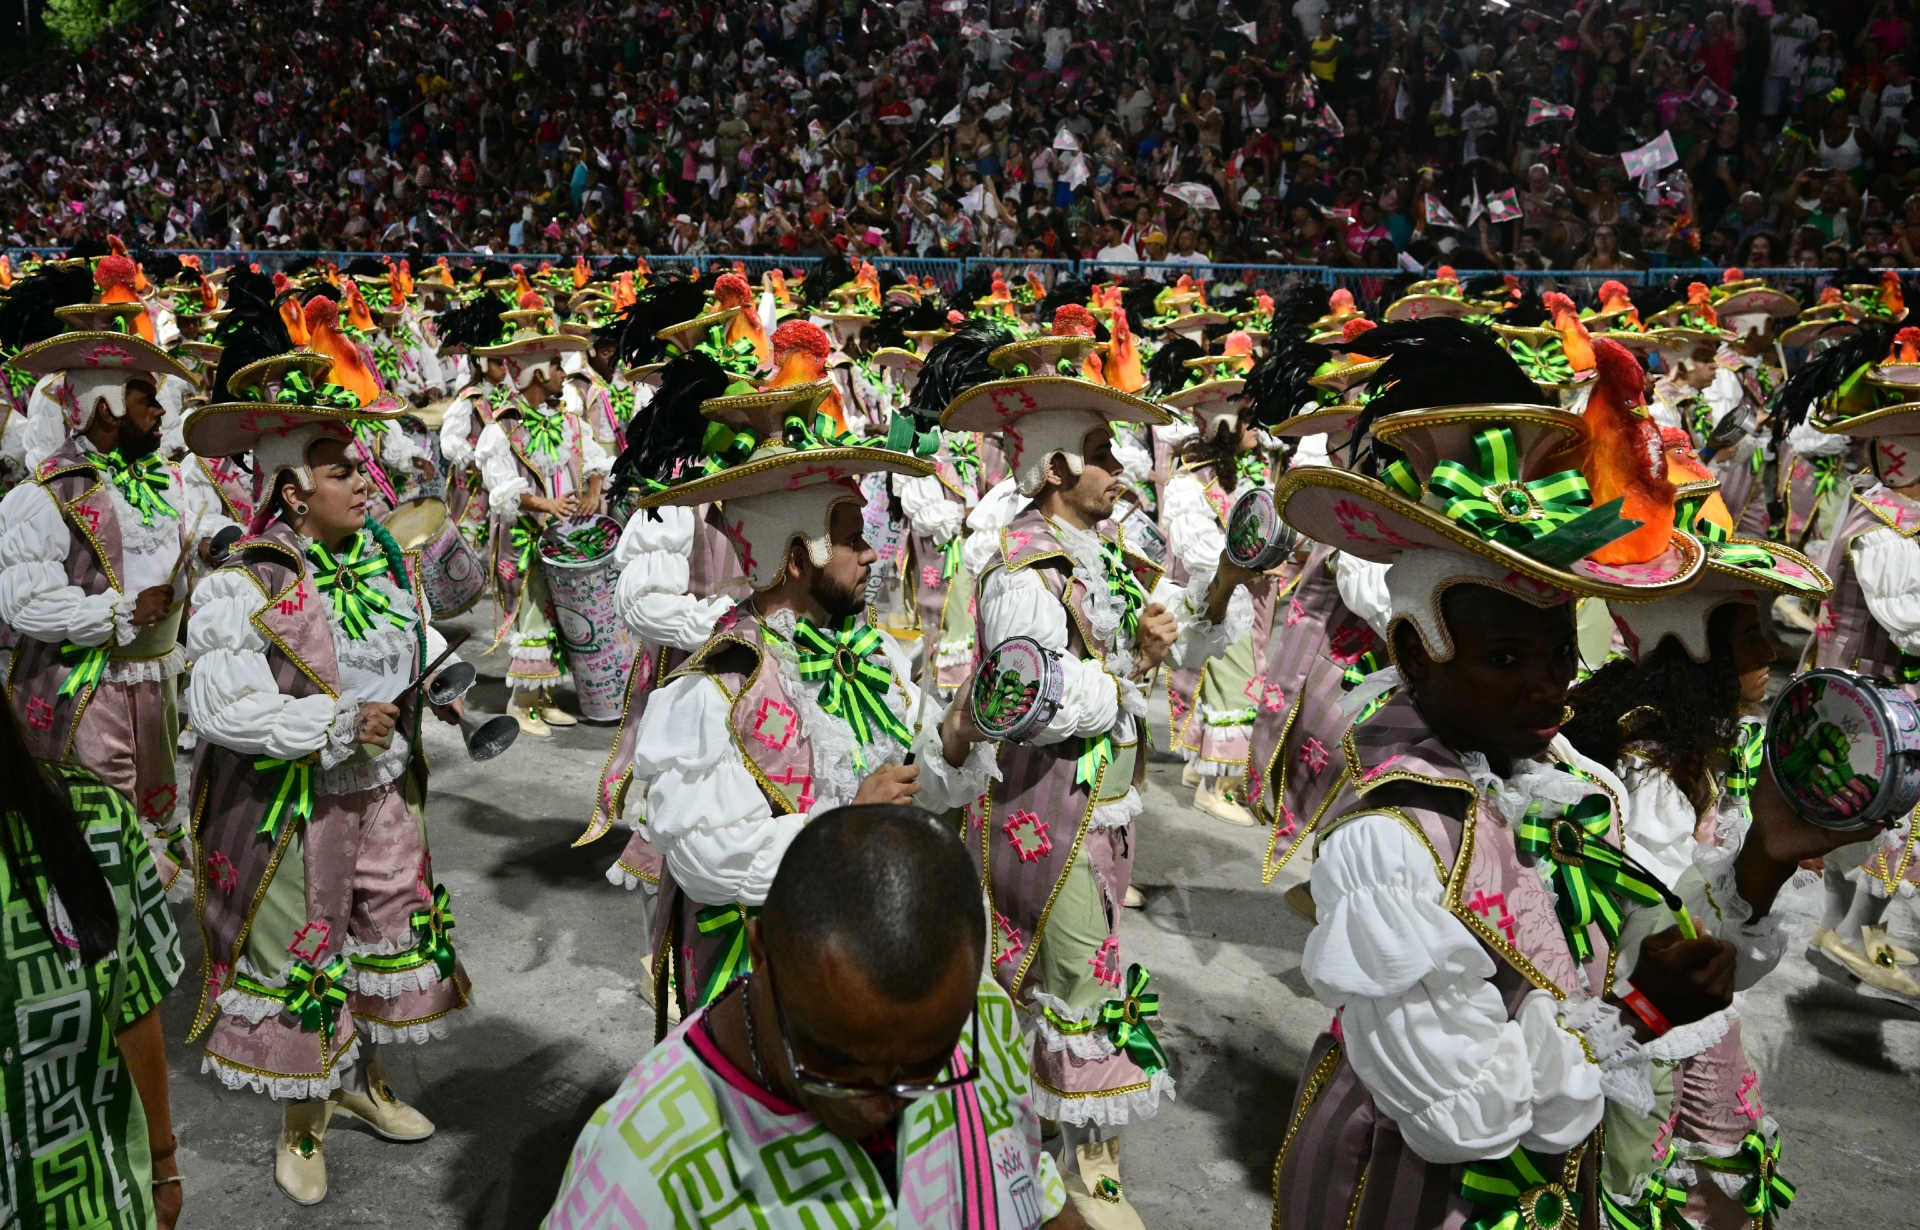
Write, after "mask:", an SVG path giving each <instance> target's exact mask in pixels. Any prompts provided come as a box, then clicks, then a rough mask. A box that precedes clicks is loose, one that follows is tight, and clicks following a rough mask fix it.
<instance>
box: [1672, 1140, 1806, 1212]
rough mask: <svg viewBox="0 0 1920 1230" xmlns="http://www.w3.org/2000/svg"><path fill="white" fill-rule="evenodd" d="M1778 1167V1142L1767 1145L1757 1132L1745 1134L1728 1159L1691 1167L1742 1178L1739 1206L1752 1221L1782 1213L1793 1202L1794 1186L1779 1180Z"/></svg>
mask: <svg viewBox="0 0 1920 1230" xmlns="http://www.w3.org/2000/svg"><path fill="white" fill-rule="evenodd" d="M1779 1164H1780V1142H1779V1141H1778V1140H1776V1141H1774V1142H1773V1144H1772V1145H1768V1144H1767V1141H1766V1138H1765V1137H1763V1136H1761V1135H1760V1133H1758V1132H1748V1133H1747V1134H1746V1136H1745V1137H1744V1138H1742V1140H1741V1141H1740V1151H1739V1152H1737V1153H1735V1154H1734V1155H1733V1156H1732V1157H1700V1158H1695V1159H1694V1165H1696V1166H1705V1167H1706V1168H1707V1169H1708V1170H1718V1171H1720V1172H1721V1173H1722V1174H1743V1175H1746V1176H1747V1182H1746V1185H1745V1186H1744V1187H1742V1188H1741V1189H1740V1207H1741V1208H1743V1209H1745V1210H1746V1211H1747V1213H1748V1214H1749V1215H1750V1216H1752V1217H1754V1218H1756V1219H1759V1218H1772V1217H1774V1216H1776V1215H1778V1214H1780V1213H1784V1212H1786V1211H1787V1206H1789V1205H1791V1204H1792V1203H1793V1197H1794V1194H1795V1191H1794V1185H1793V1184H1792V1183H1789V1182H1788V1181H1787V1180H1785V1179H1783V1178H1781V1177H1780V1173H1779V1171H1778V1169H1777V1167H1778V1166H1779Z"/></svg>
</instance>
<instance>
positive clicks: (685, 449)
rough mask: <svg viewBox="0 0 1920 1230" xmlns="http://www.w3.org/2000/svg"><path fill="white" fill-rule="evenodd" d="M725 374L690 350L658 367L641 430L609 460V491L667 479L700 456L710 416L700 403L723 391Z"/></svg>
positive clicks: (617, 492)
mask: <svg viewBox="0 0 1920 1230" xmlns="http://www.w3.org/2000/svg"><path fill="white" fill-rule="evenodd" d="M728 383H729V379H728V376H727V373H726V372H725V371H724V370H723V369H722V368H721V366H720V365H719V364H718V363H716V362H714V361H713V359H712V358H710V357H709V356H707V355H704V354H701V353H700V352H698V351H694V352H692V353H690V354H684V355H681V356H680V357H678V358H676V359H674V360H673V361H672V362H671V363H669V364H667V365H666V367H664V368H662V369H661V372H660V388H659V391H658V392H656V393H655V394H654V395H653V400H652V401H651V402H649V403H647V407H646V410H645V411H644V413H645V415H646V422H645V424H644V428H643V430H641V431H639V432H637V433H635V434H634V437H633V442H632V443H631V444H629V445H627V447H626V451H624V452H622V453H621V454H620V456H619V457H618V458H617V459H616V460H615V461H614V463H613V488H612V494H613V495H614V496H616V497H618V496H620V495H622V494H624V493H625V492H626V491H627V490H628V489H629V488H632V487H635V486H639V485H642V484H644V483H646V482H649V481H652V482H659V483H670V482H673V481H675V480H676V479H678V478H680V477H682V476H683V475H684V474H685V472H686V471H687V469H688V467H690V466H693V465H695V464H696V463H697V462H698V461H699V460H700V458H701V456H702V455H703V454H702V451H701V445H702V442H703V441H704V440H705V439H706V436H707V426H708V420H707V418H706V416H704V415H702V414H701V413H700V403H701V402H703V401H705V400H707V399H708V398H709V397H722V396H725V394H726V391H727V385H728Z"/></svg>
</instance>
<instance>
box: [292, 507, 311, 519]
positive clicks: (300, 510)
mask: <svg viewBox="0 0 1920 1230" xmlns="http://www.w3.org/2000/svg"><path fill="white" fill-rule="evenodd" d="M307 511H308V509H307V506H306V505H305V504H295V505H294V506H293V515H294V516H296V517H304V516H306V515H307Z"/></svg>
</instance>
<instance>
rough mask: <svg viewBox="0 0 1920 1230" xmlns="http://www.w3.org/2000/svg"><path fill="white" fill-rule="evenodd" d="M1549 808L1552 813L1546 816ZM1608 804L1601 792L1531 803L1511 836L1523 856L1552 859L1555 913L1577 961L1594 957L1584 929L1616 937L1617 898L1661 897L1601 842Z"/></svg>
mask: <svg viewBox="0 0 1920 1230" xmlns="http://www.w3.org/2000/svg"><path fill="white" fill-rule="evenodd" d="M1548 811H1552V812H1555V813H1557V814H1553V815H1548V814H1546V813H1547V812H1548ZM1612 816H1613V813H1612V806H1611V804H1609V803H1608V801H1607V796H1605V795H1604V794H1590V795H1588V796H1586V797H1585V798H1583V799H1581V800H1580V801H1579V802H1578V803H1574V804H1571V805H1567V806H1560V807H1555V806H1554V805H1553V804H1550V803H1541V802H1538V801H1536V802H1535V803H1534V804H1533V805H1532V806H1530V807H1528V808H1527V814H1526V815H1525V816H1524V817H1523V818H1522V819H1521V821H1520V831H1519V834H1518V835H1517V836H1516V838H1515V840H1514V845H1515V847H1516V848H1517V849H1518V850H1519V851H1520V852H1521V853H1522V854H1531V855H1533V856H1534V857H1535V858H1545V859H1548V860H1550V861H1551V864H1552V865H1551V867H1550V868H1549V870H1548V875H1547V878H1548V879H1549V880H1550V881H1551V882H1552V884H1553V887H1554V896H1555V902H1554V907H1555V911H1556V912H1557V913H1558V914H1559V916H1560V927H1561V929H1562V930H1563V931H1565V932H1566V936H1567V947H1569V948H1571V949H1572V950H1573V956H1574V959H1575V960H1576V961H1585V960H1587V959H1588V958H1589V957H1591V956H1592V955H1593V940H1592V937H1591V936H1590V935H1589V934H1588V933H1587V927H1588V926H1589V925H1590V924H1592V923H1599V924H1600V930H1601V932H1602V933H1604V934H1605V935H1606V937H1607V940H1608V941H1609V942H1612V941H1614V940H1617V939H1619V938H1620V923H1621V904H1620V903H1621V899H1622V898H1626V899H1629V900H1632V901H1637V902H1639V903H1641V904H1642V905H1659V904H1661V903H1662V901H1664V898H1663V897H1662V895H1661V893H1660V890H1659V888H1658V887H1656V886H1655V885H1654V884H1653V883H1652V882H1651V881H1649V880H1647V879H1645V878H1643V877H1642V876H1641V875H1640V874H1639V873H1638V872H1637V871H1635V870H1633V869H1632V868H1630V867H1629V866H1628V864H1627V860H1626V856H1625V855H1623V854H1622V853H1621V852H1620V851H1619V850H1616V849H1615V848H1614V847H1613V846H1611V845H1610V844H1608V842H1607V840H1606V836H1607V831H1608V829H1609V828H1610V827H1611V824H1612Z"/></svg>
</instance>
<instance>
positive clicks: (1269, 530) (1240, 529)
mask: <svg viewBox="0 0 1920 1230" xmlns="http://www.w3.org/2000/svg"><path fill="white" fill-rule="evenodd" d="M1299 540H1300V535H1299V534H1298V533H1297V532H1296V531H1295V530H1294V528H1293V527H1292V526H1291V525H1288V524H1287V523H1286V522H1285V521H1282V520H1281V519H1280V508H1279V506H1278V505H1276V504H1275V503H1274V502H1273V489H1272V488H1270V487H1252V488H1249V489H1248V490H1247V491H1246V492H1245V493H1244V494H1242V495H1241V497H1240V498H1239V499H1237V500H1235V501H1234V502H1233V511H1232V512H1230V513H1228V514H1227V558H1228V559H1230V560H1232V561H1233V562H1234V563H1235V564H1236V565H1238V566H1239V567H1241V568H1245V569H1246V570H1247V571H1249V572H1265V571H1267V570H1268V569H1269V568H1277V567H1279V566H1280V564H1281V563H1283V562H1284V561H1285V560H1286V558H1287V557H1288V556H1289V555H1292V554H1293V548H1294V544H1295V543H1297V542H1299Z"/></svg>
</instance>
